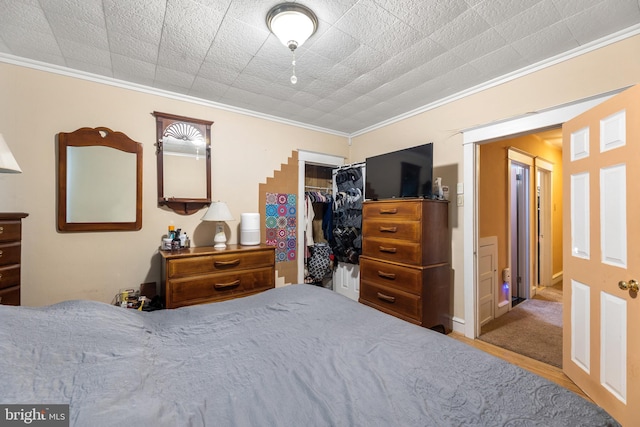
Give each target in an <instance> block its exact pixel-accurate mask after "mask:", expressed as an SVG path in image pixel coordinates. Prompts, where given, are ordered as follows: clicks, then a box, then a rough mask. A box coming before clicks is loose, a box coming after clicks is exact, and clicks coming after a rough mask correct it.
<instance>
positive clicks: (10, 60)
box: [0, 52, 349, 138]
mask: <svg viewBox="0 0 640 427" xmlns="http://www.w3.org/2000/svg"><path fill="white" fill-rule="evenodd" d="M0 62H4V63H7V64H12V65H18V66H20V67H26V68H31V69H34V70H39V71H44V72H47V73H53V74H59V75H62V76H67V77H73V78H76V79H81V80H87V81H91V82H94V83H100V84H105V85H109V86H114V87H118V88H121V89H127V90H133V91H136V92H142V93H146V94H149V95H156V96H162V97H164V98H169V99H174V100H177V101H184V102H190V103H192V104H198V105H203V106H205V107H211V108H217V109H219V110H225V111H230V112H233V113H237V114H242V115H245V116H250V117H255V118H258V119H263V120H268V121H271V122H276V123H281V124H285V125H289V126H295V127H299V128H303V129H307V130H313V131H316V132H322V133H327V134H330V135H336V136H341V137H344V138H348V137H349V134H348V133H345V132H339V131H336V130H333V129H327V128H323V127H320V126H313V125H309V124H307V123H302V122H297V121H295V120H287V119H284V118H282V117H276V116H272V115H270V114H265V113H260V112H257V111H253V110H247V109H244V108H240V107H234V106H232V105H227V104H223V103H220V102H214V101H209V100H207V99H203V98H198V97H195V96H189V95H184V94H180V93H176V92H171V91H168V90H164V89H158V88H154V87H151V86H146V85H142V84H138V83H132V82H127V81H124V80H119V79H116V78H113V77H107V76H102V75H99V74H93V73H89V72H85V71H79V70H74V69H72V68H68V67H63V66H60V65H54V64H48V63H45V62H40V61H35V60H32V59H27V58H22V57H19V56H15V55H11V54H7V53H3V52H0Z"/></svg>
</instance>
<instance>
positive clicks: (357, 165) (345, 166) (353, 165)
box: [335, 162, 366, 170]
mask: <svg viewBox="0 0 640 427" xmlns="http://www.w3.org/2000/svg"><path fill="white" fill-rule="evenodd" d="M365 165H366V162H358V163H351V164H350V165H344V166H339V167H338V168H336V169H335V170H342V169H351V168H357V167H359V166H365Z"/></svg>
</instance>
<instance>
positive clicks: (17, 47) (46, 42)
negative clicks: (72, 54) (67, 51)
mask: <svg viewBox="0 0 640 427" xmlns="http://www.w3.org/2000/svg"><path fill="white" fill-rule="evenodd" d="M2 30H3V32H2V40H3V41H4V42H5V43H6V45H7V46H9V48H10V49H11V53H13V54H14V55H22V56H25V57H27V58H30V57H31V56H30V55H29V54H28V53H27V52H43V53H45V52H46V53H47V54H48V55H50V56H60V57H62V52H60V48H59V46H58V42H57V41H56V39H55V37H53V34H52V33H51V32H46V33H39V32H37V31H30V30H29V28H28V27H22V26H15V25H12V24H9V25H4V26H3V27H2Z"/></svg>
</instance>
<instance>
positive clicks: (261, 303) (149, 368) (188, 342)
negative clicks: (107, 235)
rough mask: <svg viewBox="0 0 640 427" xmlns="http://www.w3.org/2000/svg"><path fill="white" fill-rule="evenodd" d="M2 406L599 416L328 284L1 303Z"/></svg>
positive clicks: (252, 415)
mask: <svg viewBox="0 0 640 427" xmlns="http://www.w3.org/2000/svg"><path fill="white" fill-rule="evenodd" d="M0 319H1V320H0V354H1V355H2V357H0V403H2V404H8V403H20V404H27V403H29V404H42V403H46V404H69V410H70V413H69V418H70V425H72V426H89V425H91V426H120V427H121V426H128V425H140V426H303V425H304V426H392V425H393V426H462V425H464V426H522V425H527V426H537V425H539V426H605V425H607V426H608V425H617V423H616V422H615V421H614V420H613V419H612V418H611V417H610V416H609V415H608V414H607V413H606V412H605V411H603V410H602V409H601V408H599V407H598V406H596V405H593V404H592V403H590V402H588V401H586V400H584V399H583V398H581V397H579V396H578V395H576V394H574V393H572V392H570V391H568V390H566V389H564V388H562V387H559V386H557V385H556V384H553V383H551V382H549V381H547V380H545V379H543V378H541V377H539V376H536V375H534V374H532V373H529V372H527V371H525V370H523V369H521V368H519V367H516V366H514V365H511V364H509V363H507V362H505V361H503V360H500V359H498V358H495V357H493V356H491V355H488V354H486V353H483V352H481V351H479V350H477V349H475V348H472V347H470V346H468V345H466V344H464V343H461V342H459V341H456V340H454V339H452V338H450V337H448V336H446V335H443V334H439V333H437V332H434V331H430V330H428V329H425V328H421V327H418V326H415V325H412V324H410V323H407V322H404V321H402V320H399V319H396V318H395V317H392V316H389V315H386V314H384V313H381V312H378V311H376V310H374V309H372V308H369V307H366V306H364V305H362V304H358V303H356V302H354V301H352V300H349V299H348V298H345V297H343V296H341V295H339V294H336V293H334V292H332V291H330V290H327V289H324V288H321V287H316V286H311V285H292V286H286V287H282V288H276V289H272V290H269V291H266V292H263V293H260V294H257V295H253V296H249V297H245V298H241V299H236V300H231V301H226V302H219V303H212V304H205V305H199V306H191V307H184V308H180V309H175V310H161V311H155V312H139V311H136V310H128V309H123V308H120V307H115V306H111V305H108V304H103V303H99V302H91V301H67V302H63V303H59V304H55V305H51V306H48V307H38V308H30V307H12V306H0Z"/></svg>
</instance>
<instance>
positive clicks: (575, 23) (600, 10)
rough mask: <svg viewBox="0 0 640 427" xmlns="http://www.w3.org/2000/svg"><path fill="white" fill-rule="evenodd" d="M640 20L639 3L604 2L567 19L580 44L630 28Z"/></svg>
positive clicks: (625, 1) (627, 1)
mask: <svg viewBox="0 0 640 427" xmlns="http://www.w3.org/2000/svg"><path fill="white" fill-rule="evenodd" d="M639 20H640V6H639V5H638V2H637V1H629V0H622V1H620V2H615V5H614V4H612V3H611V2H606V1H605V2H602V3H600V4H598V5H596V6H594V7H591V8H589V9H586V10H585V11H583V12H580V13H578V14H576V15H574V16H573V17H571V18H567V19H566V23H567V25H568V26H569V29H570V30H571V33H572V34H573V35H574V36H575V38H576V39H577V40H578V43H580V44H585V43H588V42H590V41H593V40H594V39H596V38H599V37H602V36H605V35H607V34H610V33H613V32H615V31H617V30H622V29H624V28H627V27H630V26H631V25H633V24H636V23H637V22H638V21H639Z"/></svg>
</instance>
